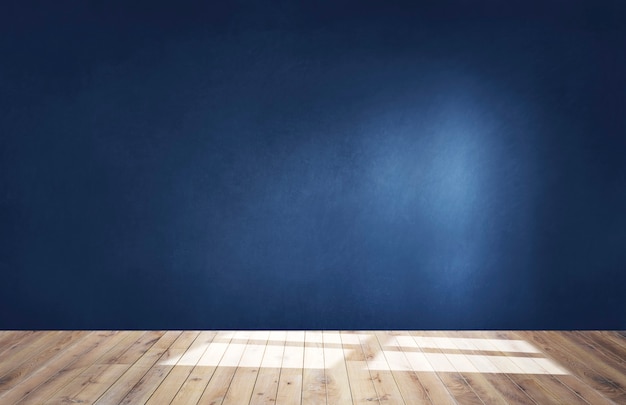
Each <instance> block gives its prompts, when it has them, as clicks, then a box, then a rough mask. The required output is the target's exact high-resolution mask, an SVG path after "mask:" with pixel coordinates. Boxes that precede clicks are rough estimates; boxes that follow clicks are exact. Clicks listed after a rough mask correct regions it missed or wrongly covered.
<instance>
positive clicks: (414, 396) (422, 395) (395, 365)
mask: <svg viewBox="0 0 626 405" xmlns="http://www.w3.org/2000/svg"><path fill="white" fill-rule="evenodd" d="M375 335H376V338H377V339H378V345H379V347H380V348H381V351H382V353H383V355H384V357H385V360H386V361H387V364H388V365H389V368H390V370H391V375H392V376H393V378H394V380H395V382H396V385H397V386H398V389H399V390H400V394H401V395H402V399H403V400H404V402H405V403H407V404H431V402H430V398H429V397H428V394H427V393H426V390H425V389H424V387H423V385H422V383H421V381H420V379H419V376H418V375H417V374H415V373H414V372H413V370H412V369H411V364H409V361H408V360H407V358H406V356H405V355H404V352H403V351H402V349H401V348H400V347H399V346H398V343H397V340H396V338H395V336H394V335H393V334H392V333H391V332H389V331H379V332H375Z"/></svg>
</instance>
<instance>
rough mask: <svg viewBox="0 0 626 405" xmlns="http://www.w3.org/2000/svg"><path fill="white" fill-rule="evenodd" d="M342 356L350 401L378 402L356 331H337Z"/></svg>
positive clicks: (355, 402) (361, 402)
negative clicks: (344, 361)
mask: <svg viewBox="0 0 626 405" xmlns="http://www.w3.org/2000/svg"><path fill="white" fill-rule="evenodd" d="M339 335H340V338H341V345H342V347H343V354H344V358H345V359H346V371H347V374H348V380H349V382H350V393H351V396H352V403H353V404H355V405H357V404H372V403H374V404H376V403H380V401H379V400H378V394H376V387H375V386H374V381H373V380H372V376H371V375H370V372H369V370H368V369H367V362H366V361H365V355H364V354H363V350H362V348H361V341H360V339H359V335H358V333H357V332H352V331H349V332H348V331H342V332H339Z"/></svg>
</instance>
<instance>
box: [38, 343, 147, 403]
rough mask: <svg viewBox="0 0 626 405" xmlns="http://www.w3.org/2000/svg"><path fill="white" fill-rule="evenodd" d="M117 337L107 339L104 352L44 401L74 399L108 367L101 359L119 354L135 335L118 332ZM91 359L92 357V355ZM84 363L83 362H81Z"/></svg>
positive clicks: (52, 401)
mask: <svg viewBox="0 0 626 405" xmlns="http://www.w3.org/2000/svg"><path fill="white" fill-rule="evenodd" d="M115 337H116V338H118V339H119V340H117V339H107V340H108V342H107V344H106V346H105V345H102V347H107V349H108V350H107V351H106V353H104V354H103V355H102V356H101V357H100V358H98V359H96V360H95V361H94V363H93V364H92V365H91V366H87V365H86V364H85V365H84V367H87V368H86V369H85V371H84V372H82V373H80V374H79V375H78V376H76V377H75V378H74V379H72V380H71V381H69V382H68V384H67V385H65V386H63V387H61V388H59V389H58V390H57V392H56V393H54V394H52V395H51V396H50V397H49V398H48V400H47V401H46V402H45V403H46V404H59V403H61V402H68V403H72V401H75V399H74V398H75V397H76V396H77V395H78V394H79V393H80V392H81V391H83V390H84V389H85V388H86V387H87V386H88V385H89V384H90V383H92V382H93V381H96V380H97V378H98V377H99V376H100V374H102V373H104V371H105V370H106V368H108V367H110V365H109V364H102V363H101V361H102V359H105V358H112V357H115V356H116V355H117V356H119V355H120V354H119V353H120V352H119V350H120V349H128V347H130V345H132V343H133V342H134V341H135V340H136V339H135V336H134V335H133V334H131V333H129V332H119V333H118V334H116V335H115ZM92 359H93V357H92ZM83 364H84V363H83ZM75 366H80V364H79V363H75Z"/></svg>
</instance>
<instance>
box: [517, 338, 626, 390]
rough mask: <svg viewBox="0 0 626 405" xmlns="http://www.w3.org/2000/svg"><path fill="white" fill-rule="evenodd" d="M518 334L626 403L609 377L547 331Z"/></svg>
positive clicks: (584, 379) (595, 385) (586, 382)
mask: <svg viewBox="0 0 626 405" xmlns="http://www.w3.org/2000/svg"><path fill="white" fill-rule="evenodd" d="M516 334H517V335H519V336H522V337H524V338H526V339H527V340H528V341H530V342H532V343H534V344H535V345H537V347H539V348H540V349H541V350H542V351H543V352H544V353H545V354H546V355H547V356H549V357H550V358H552V359H554V360H555V361H557V362H558V363H559V364H560V365H561V366H563V367H565V368H566V369H567V370H568V371H570V373H572V374H574V375H576V376H577V377H578V378H580V379H581V380H582V381H583V382H584V383H585V384H587V385H589V386H590V387H591V388H592V389H594V390H596V391H597V392H599V393H600V394H601V395H602V396H604V397H606V398H608V399H609V400H611V401H614V402H616V403H626V396H625V395H624V393H623V392H622V391H621V390H620V389H618V388H617V387H616V386H615V385H613V384H612V383H611V380H610V379H609V378H607V377H606V376H603V375H602V374H601V372H598V371H596V370H594V369H592V368H590V367H589V366H588V364H587V363H586V362H583V361H581V360H580V359H579V358H578V356H577V355H576V353H572V352H569V351H568V350H566V349H564V348H563V347H562V346H561V345H559V344H558V343H555V342H553V341H552V340H551V339H550V336H549V335H547V334H546V333H544V332H536V331H533V332H527V331H518V332H516Z"/></svg>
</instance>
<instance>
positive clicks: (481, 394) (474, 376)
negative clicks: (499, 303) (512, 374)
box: [438, 332, 507, 404]
mask: <svg viewBox="0 0 626 405" xmlns="http://www.w3.org/2000/svg"><path fill="white" fill-rule="evenodd" d="M446 335H449V333H445V332H442V333H441V334H440V335H439V340H438V342H439V346H440V349H441V350H442V352H443V349H442V347H450V348H456V350H458V351H459V352H461V353H460V354H447V356H448V360H451V361H452V363H453V365H454V366H455V368H456V370H457V372H458V373H459V374H460V375H461V376H462V377H463V379H465V381H466V382H467V384H468V385H469V386H470V387H471V388H472V389H473V390H474V392H475V393H476V395H478V398H480V399H481V401H483V402H484V403H485V404H506V403H507V401H506V399H505V398H504V397H503V396H502V395H501V394H500V392H499V391H498V389H497V388H496V387H495V386H494V385H493V384H492V383H491V382H490V381H489V380H488V379H487V378H485V376H484V373H483V372H480V371H479V370H481V368H480V364H479V363H478V362H477V361H476V357H477V356H467V355H466V354H464V353H462V351H463V350H464V349H467V345H463V343H464V342H462V341H460V340H459V339H458V338H456V339H451V338H450V337H448V336H446ZM455 336H456V334H455Z"/></svg>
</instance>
